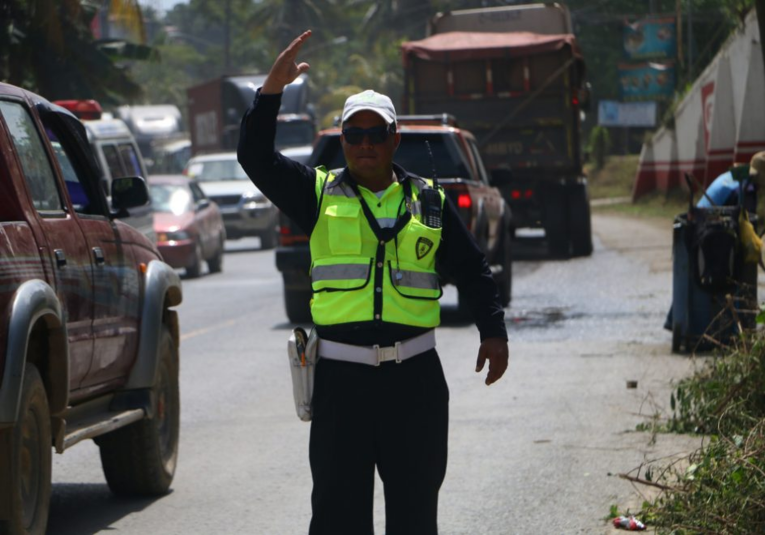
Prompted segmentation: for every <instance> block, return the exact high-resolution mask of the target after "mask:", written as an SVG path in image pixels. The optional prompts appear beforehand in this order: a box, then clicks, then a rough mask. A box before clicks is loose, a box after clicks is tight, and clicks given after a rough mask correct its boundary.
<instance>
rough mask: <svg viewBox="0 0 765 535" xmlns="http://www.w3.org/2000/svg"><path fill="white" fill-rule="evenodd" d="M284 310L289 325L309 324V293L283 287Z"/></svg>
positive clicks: (310, 319)
mask: <svg viewBox="0 0 765 535" xmlns="http://www.w3.org/2000/svg"><path fill="white" fill-rule="evenodd" d="M284 309H285V310H286V312H287V318H288V319H289V320H290V323H311V321H312V318H311V292H310V291H305V290H290V289H288V288H286V287H285V288H284Z"/></svg>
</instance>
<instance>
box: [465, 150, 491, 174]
mask: <svg viewBox="0 0 765 535" xmlns="http://www.w3.org/2000/svg"><path fill="white" fill-rule="evenodd" d="M465 141H466V142H467V145H468V147H470V152H471V153H472V154H473V160H475V165H476V167H478V174H479V175H480V176H479V177H478V178H479V180H480V181H481V182H483V183H484V184H488V183H489V175H488V174H487V173H486V168H485V167H484V165H483V160H482V159H481V154H480V153H479V152H478V147H477V146H476V144H475V141H473V140H472V139H466V140H465Z"/></svg>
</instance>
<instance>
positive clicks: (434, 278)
mask: <svg viewBox="0 0 765 535" xmlns="http://www.w3.org/2000/svg"><path fill="white" fill-rule="evenodd" d="M393 281H394V282H395V284H396V286H406V287H407V288H419V289H422V290H438V275H436V274H435V273H421V272H419V271H405V270H397V269H394V270H393Z"/></svg>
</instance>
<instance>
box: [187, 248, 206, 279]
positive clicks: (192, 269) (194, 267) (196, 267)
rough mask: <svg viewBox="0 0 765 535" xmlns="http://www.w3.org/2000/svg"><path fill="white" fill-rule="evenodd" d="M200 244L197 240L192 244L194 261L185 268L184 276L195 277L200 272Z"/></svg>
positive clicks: (201, 260)
mask: <svg viewBox="0 0 765 535" xmlns="http://www.w3.org/2000/svg"><path fill="white" fill-rule="evenodd" d="M203 261H204V259H203V258H202V244H200V243H199V242H197V243H196V245H195V246H194V263H193V264H191V265H190V266H188V267H187V268H186V276H187V277H188V278H190V279H196V278H197V277H199V275H201V274H202V262H203Z"/></svg>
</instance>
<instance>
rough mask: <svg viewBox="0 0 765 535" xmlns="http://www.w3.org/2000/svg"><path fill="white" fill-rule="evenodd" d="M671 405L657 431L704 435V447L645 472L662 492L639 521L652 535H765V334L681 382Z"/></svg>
mask: <svg viewBox="0 0 765 535" xmlns="http://www.w3.org/2000/svg"><path fill="white" fill-rule="evenodd" d="M764 321H765V313H762V312H761V313H760V316H759V317H758V323H760V324H761V323H763V322H764ZM670 407H671V409H672V411H673V414H672V416H671V417H670V418H668V419H667V420H665V421H664V422H661V423H660V424H659V425H658V426H656V428H657V429H658V430H660V431H665V432H679V433H703V434H704V435H706V436H708V437H709V442H707V444H706V445H705V446H704V447H702V448H701V449H699V450H698V451H696V452H694V453H693V454H691V455H690V457H688V458H687V459H682V460H680V461H676V462H674V463H672V464H670V465H669V466H661V465H660V464H659V463H657V465H656V466H649V467H647V468H645V470H644V472H643V474H644V475H643V480H644V481H642V482H644V483H645V484H649V485H653V486H654V487H656V486H660V487H661V488H663V490H664V492H663V493H661V494H660V495H659V496H658V497H657V498H655V499H654V500H652V501H650V502H644V503H643V507H642V510H641V511H640V516H641V518H642V520H643V521H644V522H646V523H649V524H651V525H652V526H654V527H655V528H656V530H657V533H673V534H686V533H687V534H690V533H720V534H738V533H765V331H763V330H761V329H760V330H752V331H749V332H745V333H744V334H742V335H741V336H740V338H739V339H738V340H737V341H736V343H735V344H734V345H733V346H732V347H728V348H725V349H724V350H722V351H721V352H720V353H718V354H717V355H716V356H715V357H714V358H712V359H711V360H710V361H708V362H707V363H706V366H705V367H704V368H703V369H701V370H700V371H698V372H696V373H695V374H694V375H693V376H692V377H689V378H686V379H683V380H681V381H680V382H679V383H678V384H677V388H676V389H675V391H674V392H673V394H672V396H671V398H670ZM654 425H655V423H654Z"/></svg>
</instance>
